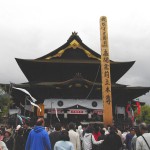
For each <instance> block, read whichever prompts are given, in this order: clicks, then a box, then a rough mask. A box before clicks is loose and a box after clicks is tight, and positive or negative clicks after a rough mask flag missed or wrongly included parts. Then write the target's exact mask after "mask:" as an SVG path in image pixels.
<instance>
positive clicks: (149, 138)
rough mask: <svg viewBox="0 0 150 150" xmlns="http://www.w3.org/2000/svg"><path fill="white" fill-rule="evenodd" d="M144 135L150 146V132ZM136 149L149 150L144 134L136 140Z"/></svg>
mask: <svg viewBox="0 0 150 150" xmlns="http://www.w3.org/2000/svg"><path fill="white" fill-rule="evenodd" d="M143 136H144V138H145V139H146V141H147V143H148V145H149V146H150V133H144V134H143ZM136 150H149V148H148V146H147V144H146V142H145V140H144V139H143V137H142V136H139V137H138V138H137V140H136Z"/></svg>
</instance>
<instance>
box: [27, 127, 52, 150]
mask: <svg viewBox="0 0 150 150" xmlns="http://www.w3.org/2000/svg"><path fill="white" fill-rule="evenodd" d="M25 150H51V144H50V139H49V136H48V133H47V131H46V130H45V128H44V127H42V126H35V127H34V129H32V130H31V131H30V133H29V136H28V139H27V142H26V147H25Z"/></svg>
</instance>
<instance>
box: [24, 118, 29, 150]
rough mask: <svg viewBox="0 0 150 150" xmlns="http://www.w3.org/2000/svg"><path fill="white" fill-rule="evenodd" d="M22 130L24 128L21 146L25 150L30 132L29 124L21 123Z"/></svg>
mask: <svg viewBox="0 0 150 150" xmlns="http://www.w3.org/2000/svg"><path fill="white" fill-rule="evenodd" d="M23 128H24V131H23V146H24V149H25V146H26V141H27V138H28V135H29V133H30V131H31V128H30V122H29V121H27V120H26V121H25V122H24V123H23Z"/></svg>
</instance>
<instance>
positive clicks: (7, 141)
mask: <svg viewBox="0 0 150 150" xmlns="http://www.w3.org/2000/svg"><path fill="white" fill-rule="evenodd" d="M11 132H12V131H11V129H7V130H6V131H5V134H4V142H5V144H6V146H7V148H8V150H13V145H14V140H13V138H12V137H11V134H12V133H11Z"/></svg>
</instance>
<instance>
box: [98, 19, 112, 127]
mask: <svg viewBox="0 0 150 150" xmlns="http://www.w3.org/2000/svg"><path fill="white" fill-rule="evenodd" d="M100 43H101V77H102V100H103V121H104V125H112V123H113V115H112V94H111V76H110V60H109V46H108V31H107V18H106V17H105V16H102V17H100Z"/></svg>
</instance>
